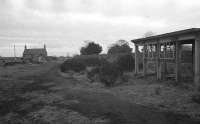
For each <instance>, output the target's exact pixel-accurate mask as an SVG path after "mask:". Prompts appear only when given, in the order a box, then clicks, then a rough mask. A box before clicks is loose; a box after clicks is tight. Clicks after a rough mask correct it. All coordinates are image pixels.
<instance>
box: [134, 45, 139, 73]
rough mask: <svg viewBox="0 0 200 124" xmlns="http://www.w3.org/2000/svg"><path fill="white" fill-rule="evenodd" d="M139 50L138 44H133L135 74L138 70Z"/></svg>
mask: <svg viewBox="0 0 200 124" xmlns="http://www.w3.org/2000/svg"><path fill="white" fill-rule="evenodd" d="M138 54H139V50H138V45H137V44H135V74H136V75H137V74H138V72H139V55H138Z"/></svg>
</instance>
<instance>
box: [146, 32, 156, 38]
mask: <svg viewBox="0 0 200 124" xmlns="http://www.w3.org/2000/svg"><path fill="white" fill-rule="evenodd" d="M153 35H155V33H154V32H152V31H147V32H146V33H144V37H150V36H153Z"/></svg>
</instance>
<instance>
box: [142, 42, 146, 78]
mask: <svg viewBox="0 0 200 124" xmlns="http://www.w3.org/2000/svg"><path fill="white" fill-rule="evenodd" d="M146 51H147V45H144V51H143V76H144V77H145V76H146V75H147V58H146V56H145V55H146Z"/></svg>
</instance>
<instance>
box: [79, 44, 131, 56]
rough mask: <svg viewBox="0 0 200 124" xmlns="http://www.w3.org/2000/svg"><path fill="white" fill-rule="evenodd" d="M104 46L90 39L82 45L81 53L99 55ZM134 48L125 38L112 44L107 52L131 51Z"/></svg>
mask: <svg viewBox="0 0 200 124" xmlns="http://www.w3.org/2000/svg"><path fill="white" fill-rule="evenodd" d="M102 50H103V48H102V46H101V45H100V44H98V43H95V42H94V41H89V42H88V43H87V44H86V45H85V46H83V47H81V49H80V54H81V55H98V54H100V53H101V52H102ZM131 52H132V48H131V47H130V46H129V43H128V42H127V41H125V40H118V41H117V42H116V43H114V44H112V45H111V46H110V47H109V48H108V51H107V54H118V53H131Z"/></svg>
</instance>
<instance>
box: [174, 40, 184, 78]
mask: <svg viewBox="0 0 200 124" xmlns="http://www.w3.org/2000/svg"><path fill="white" fill-rule="evenodd" d="M181 53H182V47H181V43H180V42H178V41H176V73H175V74H176V82H179V81H180V80H181Z"/></svg>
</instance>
